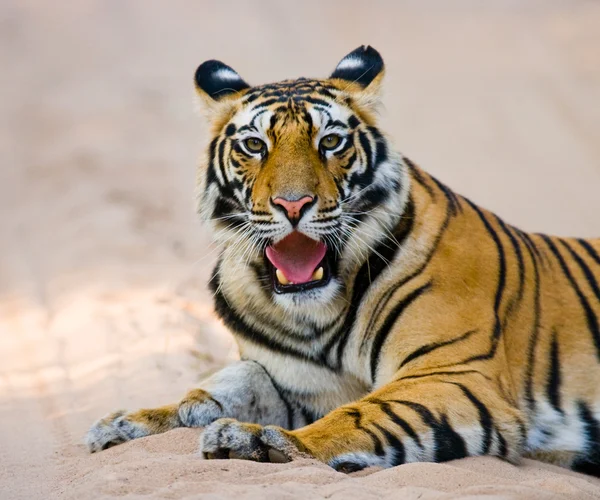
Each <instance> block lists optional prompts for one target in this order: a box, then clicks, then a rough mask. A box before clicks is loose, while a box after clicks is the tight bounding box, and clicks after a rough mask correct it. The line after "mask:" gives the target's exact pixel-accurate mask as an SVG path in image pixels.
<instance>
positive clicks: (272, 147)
mask: <svg viewBox="0 0 600 500" xmlns="http://www.w3.org/2000/svg"><path fill="white" fill-rule="evenodd" d="M382 76H383V61H382V59H381V57H380V55H379V53H378V52H377V51H375V50H374V49H372V48H371V47H360V48H358V49H356V50H355V51H353V52H352V53H350V54H348V55H347V56H346V57H345V58H344V59H342V61H341V62H340V63H339V64H338V66H337V68H336V69H335V71H334V72H333V74H332V75H331V77H330V78H328V79H323V80H313V79H305V78H301V79H297V80H287V81H283V82H280V83H275V84H269V85H262V86H257V87H250V86H249V85H248V84H247V83H246V82H245V81H244V80H242V78H241V77H240V76H239V75H238V74H237V73H236V72H235V71H234V70H233V69H231V68H230V67H228V66H226V65H225V64H223V63H221V62H218V61H207V62H205V63H204V64H202V65H201V66H200V67H199V68H198V70H197V71H196V78H195V80H196V88H197V91H198V93H199V95H200V97H201V98H202V101H203V102H204V104H205V105H206V107H207V109H208V110H209V112H210V119H211V123H212V132H213V138H212V140H211V142H210V146H209V148H208V157H207V159H206V161H205V162H204V163H203V164H202V166H201V168H200V170H199V178H198V207H199V211H200V213H201V214H203V215H204V216H205V218H207V219H210V220H211V221H212V222H213V224H214V226H215V229H216V234H217V240H218V241H219V242H220V243H222V244H223V245H224V247H225V252H224V254H223V255H224V256H223V258H224V259H225V260H227V263H226V265H228V266H229V267H232V266H233V267H234V268H235V269H237V270H238V271H239V273H240V276H241V275H242V274H244V272H245V271H247V270H248V269H251V270H252V272H253V273H254V277H255V278H256V281H257V282H258V283H260V285H261V287H262V289H263V291H264V292H265V293H267V294H268V295H270V297H271V299H272V300H273V301H275V302H276V303H278V304H280V305H282V306H284V307H286V308H289V307H303V306H307V305H310V304H311V303H314V302H321V303H323V302H327V301H330V300H332V299H333V298H334V297H335V296H336V295H338V294H339V292H340V291H342V290H346V289H347V288H348V285H349V283H348V279H350V276H351V274H352V270H353V269H355V268H356V266H358V265H360V263H361V262H363V261H364V260H365V259H366V258H367V257H368V255H369V253H370V251H371V250H372V249H373V247H374V245H376V244H377V242H378V241H380V240H381V239H382V237H385V234H386V231H387V232H389V230H390V228H391V227H392V226H393V225H394V224H395V223H396V222H397V220H398V217H399V216H400V213H401V211H402V208H403V206H404V202H405V200H406V193H407V189H408V187H407V186H406V185H405V182H406V180H405V176H404V175H403V174H404V171H403V168H402V162H401V159H400V158H399V157H398V156H397V155H396V154H395V153H393V152H392V150H391V149H390V147H389V144H388V141H387V139H386V138H385V137H384V136H383V134H382V133H380V132H379V130H378V129H377V127H376V123H375V113H374V108H375V106H376V105H377V101H378V94H379V87H380V83H381V79H382Z"/></svg>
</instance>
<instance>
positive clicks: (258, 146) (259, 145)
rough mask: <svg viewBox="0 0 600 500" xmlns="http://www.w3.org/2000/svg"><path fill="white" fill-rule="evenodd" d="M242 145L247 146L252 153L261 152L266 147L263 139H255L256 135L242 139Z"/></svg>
mask: <svg viewBox="0 0 600 500" xmlns="http://www.w3.org/2000/svg"><path fill="white" fill-rule="evenodd" d="M244 145H245V146H246V148H248V151H250V152H252V153H261V152H262V151H264V150H265V149H266V147H267V145H266V144H265V143H264V142H263V141H261V140H260V139H257V138H256V137H250V138H249V139H246V140H245V141H244Z"/></svg>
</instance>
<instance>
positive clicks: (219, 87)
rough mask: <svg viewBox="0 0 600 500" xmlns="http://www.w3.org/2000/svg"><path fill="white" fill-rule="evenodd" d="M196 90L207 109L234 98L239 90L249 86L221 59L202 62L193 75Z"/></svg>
mask: <svg viewBox="0 0 600 500" xmlns="http://www.w3.org/2000/svg"><path fill="white" fill-rule="evenodd" d="M194 82H195V84H196V91H197V92H198V95H199V96H200V98H201V100H202V101H203V103H204V105H205V106H206V107H207V108H208V109H214V108H216V107H219V106H218V105H219V104H221V103H224V102H227V101H231V100H234V99H235V98H236V97H237V96H238V95H239V93H240V92H241V91H243V90H245V89H248V88H250V85H248V84H247V83H246V82H245V81H244V80H243V79H242V77H241V76H240V75H238V73H237V72H236V71H234V70H233V69H232V68H230V67H229V66H227V65H226V64H223V63H222V62H221V61H215V60H210V61H206V62H203V63H202V64H201V65H200V66H198V69H197V70H196V74H195V76H194Z"/></svg>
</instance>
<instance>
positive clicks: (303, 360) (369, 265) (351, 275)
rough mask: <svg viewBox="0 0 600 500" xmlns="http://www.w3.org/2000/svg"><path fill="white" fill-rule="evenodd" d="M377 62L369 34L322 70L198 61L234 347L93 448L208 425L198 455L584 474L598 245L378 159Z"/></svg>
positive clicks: (592, 399)
mask: <svg viewBox="0 0 600 500" xmlns="http://www.w3.org/2000/svg"><path fill="white" fill-rule="evenodd" d="M382 74H383V62H382V61H381V58H380V56H379V54H378V53H377V52H376V51H374V49H372V48H369V47H367V48H359V49H357V50H356V51H354V52H352V53H351V54H349V55H348V56H347V57H346V58H344V59H343V60H342V61H341V62H340V64H339V65H338V67H337V68H336V71H335V72H334V73H333V75H332V77H330V79H327V80H306V79H300V80H293V81H286V82H282V83H280V84H272V85H266V86H262V87H253V88H250V87H249V86H247V84H245V82H244V81H243V80H242V79H241V78H240V77H239V75H237V73H235V72H234V71H233V70H231V68H229V67H227V66H225V65H223V64H222V63H218V62H215V61H209V62H208V63H205V64H204V65H202V66H201V67H200V68H199V69H198V72H197V74H196V84H197V88H198V91H199V93H200V95H201V97H202V98H203V99H204V101H205V103H206V104H207V105H208V106H209V107H210V108H211V110H212V112H213V126H214V128H213V131H214V139H213V140H212V142H211V145H210V147H209V152H208V160H207V162H206V163H205V164H203V166H202V168H201V169H200V170H199V191H198V192H199V206H200V209H201V212H202V213H204V214H207V216H208V218H210V219H212V220H213V221H214V223H215V225H216V226H217V228H219V229H220V239H221V241H222V243H223V245H224V248H223V251H222V254H221V257H220V259H219V262H218V264H217V267H216V269H215V274H214V279H213V280H212V282H211V287H212V290H213V292H214V297H215V304H216V311H217V314H218V315H219V316H220V317H221V318H222V319H223V321H224V323H225V324H226V325H227V326H228V327H229V328H230V330H231V331H232V332H233V333H234V335H235V336H236V338H237V341H238V344H239V347H240V352H241V355H242V361H240V362H238V363H236V364H234V365H232V366H230V367H227V368H225V369H224V370H222V371H221V372H219V373H217V374H216V375H214V376H213V377H211V378H210V379H209V380H207V381H206V382H205V383H203V384H202V389H198V390H194V391H192V392H190V393H189V394H188V396H187V397H186V398H185V399H184V400H183V401H182V402H180V403H178V404H174V405H169V406H165V407H162V408H158V409H153V410H140V411H138V412H133V413H125V412H116V413H113V414H111V415H108V416H107V417H105V418H104V419H102V420H100V421H98V422H97V423H96V424H95V425H94V427H92V429H91V430H90V432H89V434H88V438H87V440H88V444H89V446H90V449H91V450H92V451H96V450H99V449H104V448H105V447H108V446H110V445H112V444H117V443H119V442H123V441H126V440H128V439H133V438H136V437H141V436H145V435H148V434H153V433H157V432H164V431H166V430H169V429H171V428H174V427H179V426H208V427H207V428H206V429H205V431H204V434H203V438H202V440H203V442H202V449H203V452H204V454H205V456H207V457H208V458H227V457H239V458H247V459H253V460H261V461H268V460H281V459H286V460H287V459H290V458H292V457H294V456H296V455H297V454H298V453H304V454H307V455H310V456H313V457H316V458H317V459H319V460H322V461H324V462H325V463H328V464H329V465H331V466H332V467H335V468H336V469H338V470H344V471H352V470H358V469H361V468H363V467H366V466H370V465H380V466H384V467H389V466H394V465H398V464H401V463H405V462H415V461H445V460H450V459H453V458H460V457H465V456H471V455H496V456H499V457H502V458H504V459H507V460H510V461H513V462H516V461H518V458H519V457H520V456H522V455H523V454H530V455H535V456H537V457H540V458H542V459H544V460H548V461H552V462H555V463H559V464H561V465H564V466H571V467H573V468H575V469H578V470H582V471H584V472H589V473H595V474H598V471H599V470H600V388H599V385H600V384H599V382H600V323H599V318H600V289H599V283H600V240H598V239H596V240H583V239H566V238H555V237H548V236H545V235H538V234H528V233H525V232H523V231H521V230H519V229H517V228H515V227H513V226H510V225H508V224H506V223H505V222H503V221H502V220H501V219H500V218H499V217H497V216H496V215H494V214H492V213H490V212H488V211H486V210H484V209H482V208H479V207H478V206H477V205H475V204H473V203H472V202H470V201H469V200H467V199H466V198H463V197H461V196H459V195H457V194H455V193H453V192H452V191H451V190H450V189H449V188H447V187H446V186H444V185H443V184H441V183H440V182H439V181H437V180H436V179H434V178H433V177H432V176H430V175H429V174H427V173H426V172H424V171H422V170H421V169H420V168H419V167H417V166H416V165H414V164H413V163H412V162H410V161H409V160H408V159H406V158H403V157H402V156H401V155H399V154H397V153H394V152H393V149H392V147H391V145H390V142H389V140H388V139H387V138H386V137H385V135H384V134H382V133H381V132H380V131H379V130H378V129H377V127H376V122H375V118H374V113H373V105H374V103H375V102H376V98H377V93H378V88H379V84H380V80H381V78H382ZM334 135H335V136H336V137H333V138H332V136H334ZM248 141H250V142H248ZM252 141H254V142H252ZM308 239H310V241H309V240H308ZM286 241H288V242H289V241H291V242H292V243H293V245H290V244H289V243H286ZM315 241H320V242H322V243H320V244H319V245H320V246H319V247H318V248H317V247H316V246H315V245H317V244H316V243H314V242H315ZM290 246H293V247H294V248H292V249H289V247H290ZM324 247H326V250H322V248H324ZM298 248H300V249H301V250H302V251H304V250H303V249H305V253H306V254H307V255H308V257H307V256H306V255H304V256H303V255H298ZM265 252H266V257H265ZM319 252H325V254H324V255H325V256H324V257H323V258H322V260H321V256H322V253H319ZM311 259H312V260H311ZM279 262H281V263H282V267H279ZM298 262H300V263H298ZM276 264H277V265H276ZM317 265H318V266H320V267H316V266H317ZM281 269H283V270H284V274H285V273H287V274H285V276H283V277H282V275H281V274H280V271H281ZM305 271H307V272H308V274H306V272H305ZM292 273H296V274H297V275H298V276H300V274H302V273H304V274H305V275H306V276H308V277H309V278H307V279H306V281H294V280H291V279H290V280H288V279H287V278H286V276H288V274H289V275H292ZM311 273H312V277H311Z"/></svg>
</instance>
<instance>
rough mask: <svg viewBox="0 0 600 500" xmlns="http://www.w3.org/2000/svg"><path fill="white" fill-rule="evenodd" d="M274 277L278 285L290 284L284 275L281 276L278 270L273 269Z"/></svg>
mask: <svg viewBox="0 0 600 500" xmlns="http://www.w3.org/2000/svg"><path fill="white" fill-rule="evenodd" d="M275 275H276V276H277V281H279V283H281V284H282V285H289V284H290V281H289V280H288V279H287V278H286V277H285V274H283V273H282V272H281V271H280V270H279V269H275Z"/></svg>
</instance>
